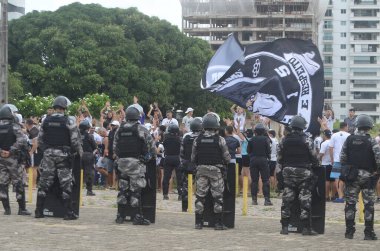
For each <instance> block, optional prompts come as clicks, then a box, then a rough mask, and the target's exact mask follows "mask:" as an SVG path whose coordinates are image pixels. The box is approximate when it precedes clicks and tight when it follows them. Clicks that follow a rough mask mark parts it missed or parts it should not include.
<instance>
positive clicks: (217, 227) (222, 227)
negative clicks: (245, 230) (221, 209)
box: [215, 213, 228, 230]
mask: <svg viewBox="0 0 380 251" xmlns="http://www.w3.org/2000/svg"><path fill="white" fill-rule="evenodd" d="M215 220H216V222H215V230H227V229H228V227H226V226H225V225H224V224H223V214H222V213H218V214H215Z"/></svg>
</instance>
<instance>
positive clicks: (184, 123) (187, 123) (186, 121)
mask: <svg viewBox="0 0 380 251" xmlns="http://www.w3.org/2000/svg"><path fill="white" fill-rule="evenodd" d="M193 112H194V109H193V108H191V107H189V108H187V110H186V112H185V113H186V116H185V117H183V119H182V126H183V127H182V128H183V130H184V133H188V132H190V123H191V121H193V119H194V118H193Z"/></svg>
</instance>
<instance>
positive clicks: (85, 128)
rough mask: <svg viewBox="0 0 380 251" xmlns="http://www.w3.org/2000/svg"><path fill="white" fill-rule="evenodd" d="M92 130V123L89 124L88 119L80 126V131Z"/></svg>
mask: <svg viewBox="0 0 380 251" xmlns="http://www.w3.org/2000/svg"><path fill="white" fill-rule="evenodd" d="M90 128H91V125H90V122H88V120H87V119H85V120H83V121H82V122H80V124H79V130H81V131H85V130H88V129H90Z"/></svg>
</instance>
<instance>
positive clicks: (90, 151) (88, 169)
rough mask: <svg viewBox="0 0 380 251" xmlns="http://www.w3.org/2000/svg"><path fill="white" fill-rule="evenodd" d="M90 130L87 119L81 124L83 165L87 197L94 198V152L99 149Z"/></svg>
mask: <svg viewBox="0 0 380 251" xmlns="http://www.w3.org/2000/svg"><path fill="white" fill-rule="evenodd" d="M90 128H91V125H90V122H88V120H86V119H85V120H83V121H82V122H81V123H80V124H79V130H80V133H81V137H82V147H83V156H82V165H83V169H84V174H85V184H86V189H87V196H94V195H95V193H94V192H93V191H92V186H93V183H94V162H95V157H94V151H95V150H96V149H97V145H96V142H95V139H94V137H93V136H92V135H90V134H89V132H88V130H90Z"/></svg>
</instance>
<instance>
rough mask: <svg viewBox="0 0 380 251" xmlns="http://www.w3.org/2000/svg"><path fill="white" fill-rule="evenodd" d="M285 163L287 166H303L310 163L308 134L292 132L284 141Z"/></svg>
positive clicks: (283, 155) (283, 156)
mask: <svg viewBox="0 0 380 251" xmlns="http://www.w3.org/2000/svg"><path fill="white" fill-rule="evenodd" d="M282 158H283V164H284V165H285V166H296V167H303V166H305V165H310V164H311V163H312V162H311V156H310V153H309V148H308V145H307V143H306V135H304V134H296V133H291V134H288V135H287V136H286V138H285V140H284V141H283V154H282Z"/></svg>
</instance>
